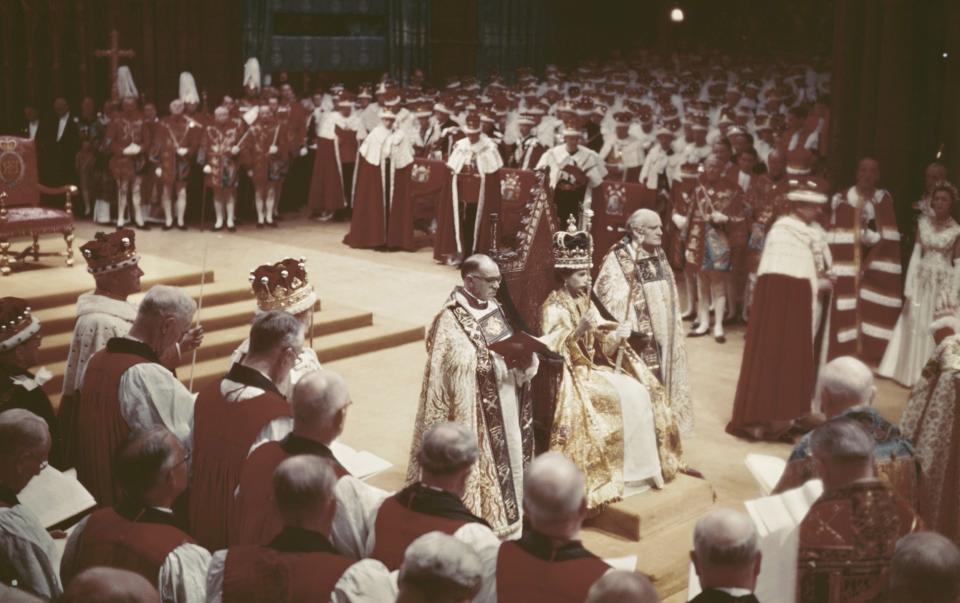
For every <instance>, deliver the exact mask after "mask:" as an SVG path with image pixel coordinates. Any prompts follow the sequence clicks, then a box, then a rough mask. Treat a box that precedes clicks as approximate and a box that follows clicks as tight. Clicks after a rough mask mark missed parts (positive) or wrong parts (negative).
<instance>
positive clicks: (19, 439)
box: [0, 408, 50, 458]
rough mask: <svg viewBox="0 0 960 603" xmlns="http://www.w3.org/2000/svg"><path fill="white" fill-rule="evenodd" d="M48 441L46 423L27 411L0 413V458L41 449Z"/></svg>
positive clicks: (48, 435) (48, 431)
mask: <svg viewBox="0 0 960 603" xmlns="http://www.w3.org/2000/svg"><path fill="white" fill-rule="evenodd" d="M49 441H50V429H49V428H48V427H47V423H46V421H44V420H43V419H41V418H40V417H38V416H37V415H35V414H33V413H32V412H30V411H29V410H24V409H22V408H13V409H10V410H5V411H3V412H2V413H0V458H9V457H10V456H11V455H14V456H16V455H19V454H21V453H23V452H28V451H31V450H36V449H38V448H42V447H43V446H44V445H45V444H47V443H48V442H49Z"/></svg>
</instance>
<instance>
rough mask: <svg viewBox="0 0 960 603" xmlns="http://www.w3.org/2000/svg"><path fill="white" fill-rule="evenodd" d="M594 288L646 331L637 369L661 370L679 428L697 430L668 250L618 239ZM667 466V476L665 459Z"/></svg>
mask: <svg viewBox="0 0 960 603" xmlns="http://www.w3.org/2000/svg"><path fill="white" fill-rule="evenodd" d="M593 290H594V293H595V294H596V296H597V298H598V299H599V300H600V303H601V304H603V307H604V308H605V309H606V311H607V312H609V313H610V314H611V315H612V317H613V318H614V319H615V320H617V321H620V322H627V323H629V324H630V328H631V329H632V330H633V331H634V333H638V334H639V335H641V336H642V337H643V340H644V343H643V344H642V345H631V351H633V352H634V356H635V357H636V361H635V364H639V365H640V366H642V368H640V367H635V372H636V373H638V374H639V373H642V372H644V371H645V372H647V373H656V377H658V378H659V382H660V383H661V384H662V386H663V389H664V390H665V400H666V404H667V405H668V406H669V408H670V410H671V414H672V415H673V417H675V423H676V424H677V425H678V426H679V428H680V431H681V432H682V433H684V434H688V433H690V432H691V431H693V404H692V402H691V400H690V385H689V383H688V381H687V350H686V347H685V346H684V336H683V325H682V324H681V322H680V310H679V298H678V296H677V286H676V282H675V281H674V278H673V271H672V270H671V269H670V265H669V264H668V263H667V260H666V257H665V255H664V253H663V251H662V250H661V249H659V248H658V249H657V250H656V253H654V254H652V255H649V256H645V257H641V258H639V259H637V260H635V259H634V254H633V250H632V249H631V247H630V245H629V244H628V243H625V242H620V243H617V244H616V245H614V246H613V247H612V248H611V249H610V251H609V252H608V253H607V255H606V257H605V258H604V259H603V264H602V265H601V267H600V273H599V274H598V275H597V279H596V282H595V284H594V287H593ZM641 381H642V380H641ZM651 396H652V393H651ZM663 470H664V477H666V473H667V464H666V462H665V461H664V468H663Z"/></svg>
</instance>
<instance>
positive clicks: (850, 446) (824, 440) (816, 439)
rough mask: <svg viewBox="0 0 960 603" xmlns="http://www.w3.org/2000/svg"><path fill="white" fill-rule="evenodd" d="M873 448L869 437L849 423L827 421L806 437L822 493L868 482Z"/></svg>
mask: <svg viewBox="0 0 960 603" xmlns="http://www.w3.org/2000/svg"><path fill="white" fill-rule="evenodd" d="M874 448H876V441H875V440H874V439H873V436H872V435H870V434H869V433H868V432H867V430H866V429H865V428H864V427H863V425H861V424H860V423H859V422H858V421H855V420H853V419H848V418H845V417H840V418H836V419H831V420H829V421H827V422H826V423H824V424H823V425H821V426H820V427H818V428H817V429H816V430H814V432H813V433H812V434H811V435H810V454H811V456H812V457H813V461H814V463H815V465H816V468H817V475H819V477H820V479H821V480H823V489H824V491H826V492H833V491H835V490H837V489H839V488H843V487H845V486H847V485H849V484H851V483H853V482H856V481H859V480H864V479H869V478H872V477H873V476H874V468H873V467H874V456H873V455H874Z"/></svg>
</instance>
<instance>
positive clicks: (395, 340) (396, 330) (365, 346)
mask: <svg viewBox="0 0 960 603" xmlns="http://www.w3.org/2000/svg"><path fill="white" fill-rule="evenodd" d="M424 334H425V329H424V327H423V326H422V325H420V326H411V325H409V324H407V323H402V322H398V321H393V320H387V319H384V318H380V317H377V319H376V322H375V323H374V324H373V325H372V326H369V327H364V328H363V329H359V330H357V331H345V332H343V333H335V334H333V335H331V336H329V337H324V338H323V339H322V341H318V342H316V343H315V344H314V346H313V348H314V349H315V350H316V351H317V357H318V358H319V359H320V362H333V361H334V360H340V359H342V358H351V357H353V356H359V355H361V354H369V353H370V352H376V351H377V350H383V349H386V348H392V347H396V346H399V345H403V344H405V343H411V342H414V341H421V340H423V337H424Z"/></svg>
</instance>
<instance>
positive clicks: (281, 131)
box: [242, 115, 289, 191]
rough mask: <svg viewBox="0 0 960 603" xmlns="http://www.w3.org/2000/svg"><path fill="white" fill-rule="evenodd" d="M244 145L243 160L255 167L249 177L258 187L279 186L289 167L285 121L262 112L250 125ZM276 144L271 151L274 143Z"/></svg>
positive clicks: (260, 189) (262, 188) (251, 167)
mask: <svg viewBox="0 0 960 603" xmlns="http://www.w3.org/2000/svg"><path fill="white" fill-rule="evenodd" d="M245 142H246V143H247V144H246V145H245V146H244V149H243V156H242V157H243V159H242V161H243V163H244V164H245V165H247V166H249V169H250V170H252V175H251V177H250V179H251V180H252V181H253V186H254V187H256V189H257V190H258V191H262V190H265V189H266V188H267V187H269V186H273V187H279V186H280V185H282V184H283V179H284V177H285V176H286V171H287V164H288V162H287V157H288V155H289V139H288V135H287V128H286V124H285V123H284V122H283V121H282V120H280V119H278V118H277V117H274V116H267V115H261V116H260V117H259V118H257V121H256V122H254V124H253V126H251V127H250V133H249V134H248V135H247V140H246V141H245ZM273 146H275V147H277V152H276V153H271V152H270V148H271V147H273Z"/></svg>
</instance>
